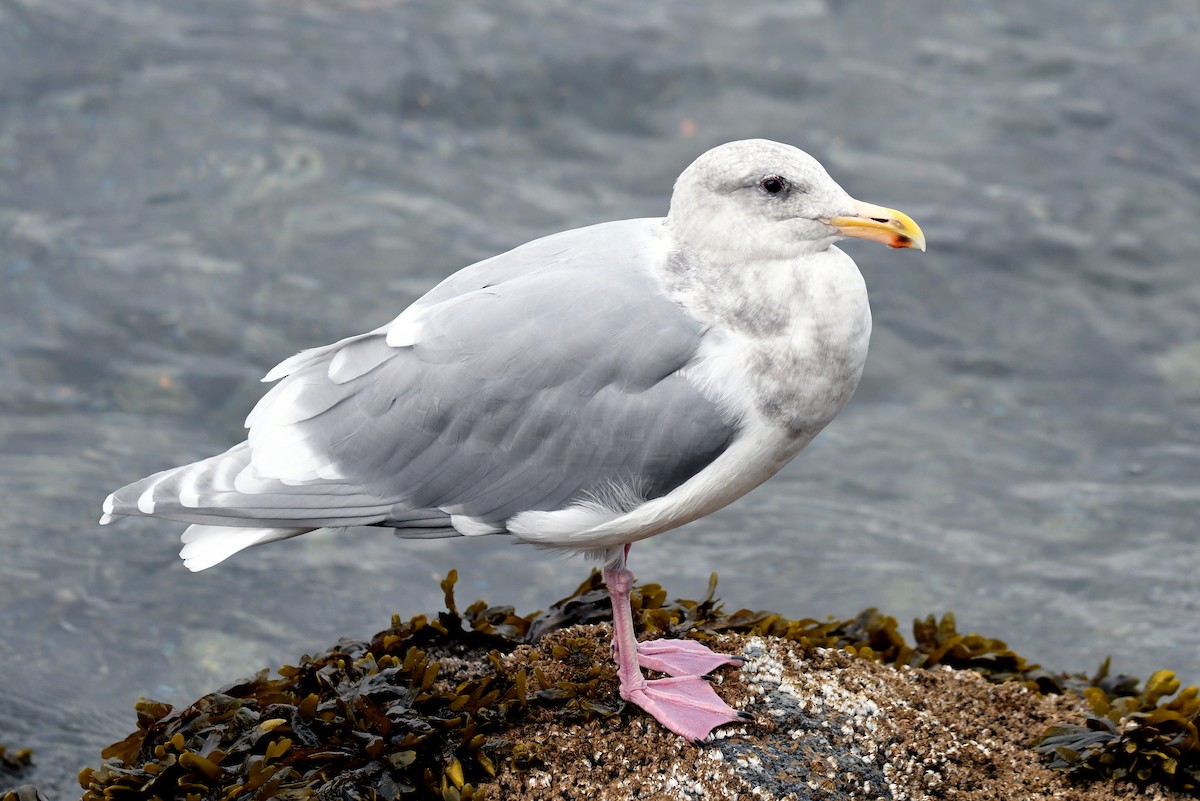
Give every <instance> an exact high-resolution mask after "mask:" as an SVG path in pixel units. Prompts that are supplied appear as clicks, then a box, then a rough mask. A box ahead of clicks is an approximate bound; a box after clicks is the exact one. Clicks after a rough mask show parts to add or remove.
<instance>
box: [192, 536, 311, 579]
mask: <svg viewBox="0 0 1200 801" xmlns="http://www.w3.org/2000/svg"><path fill="white" fill-rule="evenodd" d="M313 530H314V529H311V528H237V527H233V526H205V525H199V524H197V525H192V526H188V529H187V531H185V532H183V536H182V537H181V538H180V539H181V540H182V541H183V550H181V551H180V552H179V556H180V558H181V559H183V566H184V567H186V568H187V569H188V570H191V571H192V572H193V573H195V572H197V571H200V570H204V569H205V568H209V567H212V566H213V565H215V564H217V563H218V562H223V561H225V560H226V559H228V558H229V557H231V556H233V555H234V554H235V553H237V552H238V551H241V550H245V549H246V548H250V547H252V546H254V545H262V544H263V543H267V542H275V541H276V540H286V539H289V538H291V537H298V536H300V535H301V534H307V533H308V532H310V531H313Z"/></svg>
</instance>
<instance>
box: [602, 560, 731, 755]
mask: <svg viewBox="0 0 1200 801" xmlns="http://www.w3.org/2000/svg"><path fill="white" fill-rule="evenodd" d="M628 554H629V546H628V545H626V546H625V549H624V551H623V552H622V553H621V554H620V555H619V556H618V557H617V558H615V559H613V560H612V561H610V562H609V563H608V564H607V565H605V567H604V581H605V583H606V584H607V585H608V593H609V595H610V596H611V597H612V607H613V656H614V657H615V659H616V662H617V676H618V678H619V679H620V680H621V697H622V698H624V699H625V700H626V701H628V702H630V703H631V704H635V705H636V706H639V707H641V708H642V709H644V710H645V711H647V712H649V713H650V714H651V715H653V716H654V719H655V720H657V721H658V722H659V723H661V724H662V725H664V726H666V727H667V728H668V729H670V730H671V731H673V732H675V733H676V734H678V735H680V736H681V737H686V738H688V739H689V740H693V741H699V740H703V739H704V738H705V737H707V736H708V735H709V733H710V732H712V730H713V729H714V728H716V727H717V726H720V725H721V724H723V723H732V722H734V721H737V720H748V719H750V717H751V716H750V715H747V714H746V713H745V712H739V711H738V710H736V709H734V708H733V707H731V706H729V705H728V704H726V703H725V702H724V701H722V700H721V698H720V696H718V695H717V694H716V692H715V691H714V690H713V688H712V686H711V685H710V684H709V683H708V682H707V681H706V680H705V679H704V678H702V677H701V676H698V675H681V676H673V677H671V678H668V679H656V680H654V681H647V680H646V678H645V677H644V676H643V675H642V671H641V668H640V667H639V665H638V660H639V652H638V642H637V636H636V635H635V634H634V631H633V612H632V610H631V609H630V607H629V591H630V589H632V588H633V574H632V573H630V572H629V570H628V568H626V566H625V562H626V558H627V557H628ZM701 647H703V646H701ZM705 650H707V649H705ZM709 653H711V652H709ZM726 659H727V658H726ZM724 663H725V662H724V661H722V662H721V663H720V664H724ZM714 667H715V665H714ZM710 669H711V668H710Z"/></svg>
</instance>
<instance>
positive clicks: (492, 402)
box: [101, 140, 925, 739]
mask: <svg viewBox="0 0 1200 801" xmlns="http://www.w3.org/2000/svg"><path fill="white" fill-rule="evenodd" d="M843 237H857V238H862V239H873V240H877V241H880V242H883V243H885V244H888V245H891V246H892V247H915V248H920V249H921V250H924V248H925V241H924V237H923V235H922V233H921V230H920V228H918V227H917V225H916V224H915V223H914V222H913V221H912V220H911V219H910V218H909V217H907V216H906V215H904V214H901V213H900V212H897V211H893V210H891V209H885V208H882V207H879V206H872V205H869V204H866V203H861V202H858V201H855V200H853V199H851V197H850V196H849V195H848V194H846V192H845V191H843V190H842V188H841V187H839V186H838V185H837V184H836V183H835V182H834V181H833V179H832V178H830V177H829V175H828V174H827V173H826V172H825V170H824V169H823V168H822V167H821V165H820V164H819V163H818V162H817V161H816V160H814V159H813V158H812V157H811V156H809V155H807V154H806V153H804V152H802V151H800V150H797V149H796V148H794V147H790V146H788V145H783V144H779V143H777V142H770V141H766V140H747V141H740V142H731V143H729V144H725V145H721V146H719V147H716V148H714V149H712V150H710V151H708V152H707V153H705V154H703V155H702V156H700V157H699V158H698V159H696V161H695V162H693V163H692V164H691V166H689V167H688V168H687V169H686V170H684V172H683V174H682V175H680V176H679V179H678V181H676V183H675V190H674V193H673V195H672V197H671V205H670V210H669V212H668V214H667V216H666V217H665V218H654V219H637V220H621V221H618V222H610V223H603V224H600V225H593V226H590V227H587V228H580V229H576V230H572V231H565V232H563V233H559V234H555V235H553V236H548V237H545V238H543V239H538V240H536V241H533V242H530V243H528V244H526V245H522V246H521V247H518V248H516V249H514V250H511V251H509V252H507V253H503V254H501V255H499V256H495V257H494V258H490V259H487V260H485V261H481V262H479V263H478V264H474V265H472V266H470V267H467V268H465V269H463V270H461V271H459V272H457V273H455V274H454V275H452V276H450V277H449V278H447V279H446V280H445V281H443V282H442V283H440V284H438V285H437V286H436V287H434V288H433V289H432V290H430V292H429V293H428V294H427V295H425V296H424V297H423V298H421V299H420V300H418V301H417V302H416V303H414V304H413V305H412V306H410V307H409V308H407V309H406V310H404V312H402V313H401V314H400V316H399V317H397V318H396V319H395V320H393V321H392V322H390V323H388V324H387V325H385V326H383V327H381V328H378V329H376V330H374V331H371V332H369V333H366V334H360V335H358V336H352V337H349V338H348V339H343V340H342V341H340V342H336V343H334V344H332V345H327V346H325V347H320V348H315V349H313V350H307V351H304V352H302V353H299V354H298V355H296V356H293V357H291V358H290V359H287V360H286V361H284V362H283V363H282V364H280V365H279V366H278V367H276V368H275V369H273V370H271V371H270V372H269V373H268V374H267V376H266V378H265V379H264V380H265V381H273V382H278V383H276V385H275V386H274V387H273V388H272V389H271V390H270V392H268V393H267V394H266V396H265V397H264V398H263V399H262V400H261V401H260V402H259V403H258V405H257V406H256V407H255V408H254V410H253V411H252V412H251V413H250V416H249V418H248V419H247V421H246V427H247V428H248V429H249V436H248V439H247V440H246V441H245V442H242V443H240V444H238V445H235V446H234V447H233V448H231V449H230V450H228V451H226V452H225V453H223V454H220V455H218V456H213V457H211V458H209V459H204V460H202V461H199V462H195V463H194V464H189V465H185V466H183V467H177V468H174V469H171V470H166V471H164V472H161V473H157V474H155V475H153V476H150V477H148V478H144V479H142V480H141V481H138V482H135V483H133V484H130V485H129V486H127V487H125V488H123V489H120V490H117V491H116V492H115V493H113V494H112V495H110V496H109V497H108V499H107V500H106V501H105V502H104V517H103V518H102V519H101V522H102V523H108V522H110V521H111V520H113V519H114V518H117V517H122V516H125V515H148V516H153V517H162V518H167V519H170V520H177V521H182V522H185V523H191V524H192V525H191V526H190V527H189V528H188V529H187V531H186V532H185V533H184V535H183V542H184V547H183V551H182V552H181V556H182V557H183V559H184V564H185V565H186V566H187V567H188V568H190V569H191V570H202V569H204V568H207V567H210V566H212V565H214V564H216V563H217V562H220V561H221V560H223V559H225V558H226V557H228V556H230V555H231V554H233V553H235V552H237V551H240V550H242V549H243V548H248V547H250V546H251V545H260V544H262V543H266V542H271V541H274V540H282V539H287V538H289V537H294V536H296V535H299V534H304V533H306V532H309V531H313V530H315V529H318V528H337V527H343V526H382V527H388V528H392V529H394V530H395V532H396V533H397V534H398V535H399V536H401V537H416V538H424V537H446V536H467V537H474V536H479V535H484V534H504V535H508V536H511V537H513V538H514V539H515V540H518V541H520V542H526V543H532V544H535V545H538V546H542V547H545V548H556V549H568V550H572V551H583V552H588V553H590V554H592V555H596V556H599V557H601V558H602V559H603V560H604V565H605V566H604V577H605V579H606V581H607V584H608V589H609V592H610V594H611V596H612V602H613V650H614V656H615V659H616V662H617V666H618V674H619V677H620V684H621V696H622V697H623V698H625V699H626V700H628V701H630V702H632V703H634V704H636V705H638V706H639V707H641V708H642V709H644V710H646V711H647V712H649V713H650V714H651V715H653V716H654V717H655V718H657V719H658V720H659V721H660V722H661V723H662V724H663V725H665V726H666V727H667V728H669V729H670V730H671V731H674V732H676V733H678V734H680V735H682V736H684V737H687V738H690V739H700V738H703V737H706V736H707V735H708V734H709V733H710V732H711V730H712V729H713V728H714V727H715V726H718V725H720V724H722V723H727V722H731V721H734V720H738V719H739V716H740V715H741V714H742V713H739V712H737V711H736V710H734V709H732V708H731V707H729V706H728V705H726V704H725V703H724V702H723V701H722V700H721V699H720V698H719V697H718V696H717V695H716V693H715V692H713V690H712V688H711V687H710V686H709V684H708V683H707V682H706V681H705V680H704V678H703V676H704V675H705V674H707V673H708V672H710V671H712V670H713V669H715V668H716V667H718V666H720V665H724V664H731V665H737V664H740V660H739V659H738V658H736V657H731V656H726V655H723V654H716V653H713V652H712V651H711V650H709V649H708V648H707V647H705V646H703V645H701V644H700V643H697V642H693V641H686V640H658V641H654V642H644V643H640V644H639V643H638V642H637V640H636V638H635V635H634V631H633V620H632V616H631V613H630V607H629V590H630V587H631V584H632V580H633V575H632V574H631V573H630V572H629V570H628V569H627V567H626V560H627V557H628V552H629V547H630V544H631V543H634V542H636V541H638V540H641V539H645V538H647V537H651V536H654V535H655V534H661V533H663V532H664V531H669V530H670V529H673V528H676V527H678V526H681V525H683V524H685V523H688V522H690V521H692V520H695V519H697V518H699V517H702V516H704V515H707V514H709V513H710V512H713V511H715V510H717V509H719V508H721V507H722V506H725V505H726V504H728V503H730V502H731V501H734V500H736V499H737V498H739V497H741V496H742V495H744V494H746V493H747V492H749V491H750V490H751V489H753V488H754V487H756V486H758V485H759V484H761V483H762V482H763V481H765V480H766V479H768V478H770V477H771V476H772V475H774V474H775V473H776V472H777V471H778V470H779V469H780V468H781V467H783V466H784V465H785V464H787V463H788V462H789V461H790V460H791V459H792V457H794V456H795V455H796V454H797V453H799V452H800V450H801V449H802V448H804V446H805V445H807V444H808V443H809V442H810V441H811V440H812V438H813V437H814V436H816V435H817V433H818V432H819V431H821V429H823V428H824V427H825V426H826V425H827V424H828V423H829V422H830V421H831V420H832V419H833V417H834V416H835V415H836V414H837V413H838V411H840V410H841V408H842V406H843V405H844V404H845V403H846V401H847V400H849V398H850V395H851V394H852V393H853V392H854V389H855V387H856V386H857V384H858V380H859V377H860V375H861V374H862V370H863V365H864V363H865V361H866V356H867V340H868V338H869V336H870V333H871V313H870V308H869V306H868V303H867V292H866V288H865V286H864V283H863V279H862V276H861V275H860V274H859V271H858V269H857V267H856V266H855V264H854V262H853V261H852V260H851V259H850V257H849V256H847V255H845V254H844V253H843V252H842V251H841V250H839V249H838V248H836V247H834V244H833V243H834V242H836V241H837V240H839V239H841V238H843ZM641 668H646V669H650V670H656V671H660V672H663V673H666V674H668V677H667V678H662V679H657V680H653V681H648V680H646V678H645V677H644V676H643V675H642V672H641Z"/></svg>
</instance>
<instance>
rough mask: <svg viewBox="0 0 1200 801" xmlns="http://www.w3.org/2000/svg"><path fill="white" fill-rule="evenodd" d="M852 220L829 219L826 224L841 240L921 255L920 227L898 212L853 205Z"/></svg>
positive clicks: (868, 204)
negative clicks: (873, 243) (871, 242)
mask: <svg viewBox="0 0 1200 801" xmlns="http://www.w3.org/2000/svg"><path fill="white" fill-rule="evenodd" d="M854 210H855V211H857V212H858V215H857V216H855V217H830V218H829V220H828V222H829V224H830V225H832V226H833V227H834V228H836V229H837V230H838V233H840V234H841V235H842V236H852V237H855V238H857V239H872V240H874V241H876V242H882V243H883V244H885V245H887V246H888V247H893V248H916V249H917V250H920V251H922V252H924V250H925V234H923V233H921V226H919V225H917V224H916V223H915V222H913V218H912V217H909V216H908V215H907V214H905V213H904V212H902V211H896V210H895V209H888V208H884V207H883V206H876V205H873V204H871V203H863V202H862V201H861V200H856V201H854Z"/></svg>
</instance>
